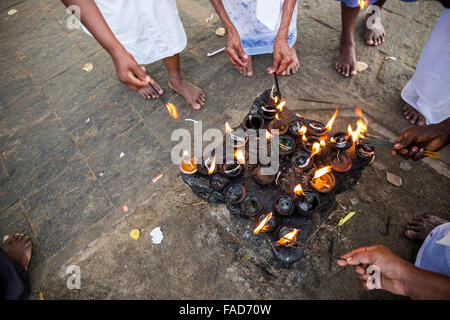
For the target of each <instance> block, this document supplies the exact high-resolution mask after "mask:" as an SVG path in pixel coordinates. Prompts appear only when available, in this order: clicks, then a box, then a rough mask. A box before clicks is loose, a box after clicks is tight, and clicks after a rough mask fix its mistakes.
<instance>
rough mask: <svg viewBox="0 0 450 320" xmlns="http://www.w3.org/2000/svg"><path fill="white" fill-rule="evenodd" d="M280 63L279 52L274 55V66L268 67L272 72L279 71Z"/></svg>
mask: <svg viewBox="0 0 450 320" xmlns="http://www.w3.org/2000/svg"><path fill="white" fill-rule="evenodd" d="M280 63H281V56H280V55H278V54H277V55H274V56H273V64H272V66H271V67H270V68H268V69H267V71H268V72H269V73H270V74H273V73H274V72H277V70H278V68H279V67H280ZM277 74H278V73H277Z"/></svg>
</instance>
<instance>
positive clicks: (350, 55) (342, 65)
mask: <svg viewBox="0 0 450 320" xmlns="http://www.w3.org/2000/svg"><path fill="white" fill-rule="evenodd" d="M336 70H337V71H338V72H339V73H342V75H343V76H345V77H348V76H354V75H356V74H357V72H356V54H355V43H354V42H353V41H350V40H348V41H346V40H343V39H342V38H341V44H340V47H339V54H338V56H337V58H336Z"/></svg>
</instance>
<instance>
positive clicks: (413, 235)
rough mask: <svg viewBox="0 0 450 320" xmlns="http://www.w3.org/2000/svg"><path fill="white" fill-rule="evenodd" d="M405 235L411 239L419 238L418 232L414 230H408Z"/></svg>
mask: <svg viewBox="0 0 450 320" xmlns="http://www.w3.org/2000/svg"><path fill="white" fill-rule="evenodd" d="M405 236H406V237H408V238H409V239H412V240H415V239H417V232H415V231H413V230H406V231H405Z"/></svg>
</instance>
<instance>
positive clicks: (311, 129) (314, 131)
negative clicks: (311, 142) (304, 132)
mask: <svg viewBox="0 0 450 320" xmlns="http://www.w3.org/2000/svg"><path fill="white" fill-rule="evenodd" d="M308 133H309V134H310V135H312V136H316V137H320V136H323V135H325V134H327V128H326V127H325V125H324V124H323V123H322V122H319V121H311V122H310V123H308Z"/></svg>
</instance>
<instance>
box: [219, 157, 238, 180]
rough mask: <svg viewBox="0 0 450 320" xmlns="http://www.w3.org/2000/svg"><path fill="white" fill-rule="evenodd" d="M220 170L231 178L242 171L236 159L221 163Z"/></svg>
mask: <svg viewBox="0 0 450 320" xmlns="http://www.w3.org/2000/svg"><path fill="white" fill-rule="evenodd" d="M222 172H223V173H224V174H225V175H226V176H228V177H231V178H234V177H237V176H238V175H240V174H241V172H242V166H241V164H240V163H239V162H238V161H230V162H226V163H224V164H223V165H222Z"/></svg>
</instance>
